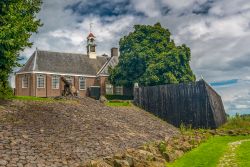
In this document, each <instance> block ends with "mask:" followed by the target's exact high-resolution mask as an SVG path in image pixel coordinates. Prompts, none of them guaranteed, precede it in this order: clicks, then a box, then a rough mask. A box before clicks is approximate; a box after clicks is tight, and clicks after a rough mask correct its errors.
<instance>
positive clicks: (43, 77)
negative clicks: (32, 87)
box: [36, 74, 46, 89]
mask: <svg viewBox="0 0 250 167" xmlns="http://www.w3.org/2000/svg"><path fill="white" fill-rule="evenodd" d="M40 79H43V87H42V86H39V85H40V84H39V81H40ZM36 84H37V88H39V89H40V88H45V85H46V78H45V75H44V74H38V75H37V76H36Z"/></svg>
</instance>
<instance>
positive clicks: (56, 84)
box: [51, 75, 60, 89]
mask: <svg viewBox="0 0 250 167" xmlns="http://www.w3.org/2000/svg"><path fill="white" fill-rule="evenodd" d="M51 81H52V89H59V84H60V76H58V75H53V76H52V80H51Z"/></svg>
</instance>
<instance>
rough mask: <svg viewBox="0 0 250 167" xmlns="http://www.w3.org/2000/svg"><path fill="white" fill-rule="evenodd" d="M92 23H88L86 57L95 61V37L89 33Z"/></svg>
mask: <svg viewBox="0 0 250 167" xmlns="http://www.w3.org/2000/svg"><path fill="white" fill-rule="evenodd" d="M91 29H92V23H90V33H89V35H88V37H87V55H88V56H89V58H90V59H96V44H95V36H94V34H93V33H92V32H91Z"/></svg>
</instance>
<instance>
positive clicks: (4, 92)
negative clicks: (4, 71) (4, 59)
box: [0, 71, 13, 99]
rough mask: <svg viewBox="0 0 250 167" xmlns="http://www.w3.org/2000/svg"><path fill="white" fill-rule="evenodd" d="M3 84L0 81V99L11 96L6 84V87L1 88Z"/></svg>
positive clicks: (10, 90)
mask: <svg viewBox="0 0 250 167" xmlns="http://www.w3.org/2000/svg"><path fill="white" fill-rule="evenodd" d="M0 73H1V71H0ZM3 85H4V82H3V81H0V98H2V99H3V98H6V97H9V96H12V95H13V90H12V88H11V87H10V86H9V85H8V84H7V85H6V86H3Z"/></svg>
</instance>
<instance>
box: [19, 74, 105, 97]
mask: <svg viewBox="0 0 250 167" xmlns="http://www.w3.org/2000/svg"><path fill="white" fill-rule="evenodd" d="M38 75H39V74H17V75H16V95H17V96H37V97H56V96H60V95H61V94H62V91H63V90H64V83H63V81H62V80H61V78H60V83H59V89H52V76H53V75H50V74H45V88H37V76H38ZM24 76H27V77H28V79H29V81H28V82H29V85H28V88H22V77H24ZM106 79H107V77H100V78H98V79H97V78H94V77H86V89H85V90H79V77H78V76H73V85H74V86H75V88H76V89H77V90H78V91H79V96H81V97H84V96H88V88H89V87H90V86H101V93H102V94H105V82H106Z"/></svg>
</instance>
